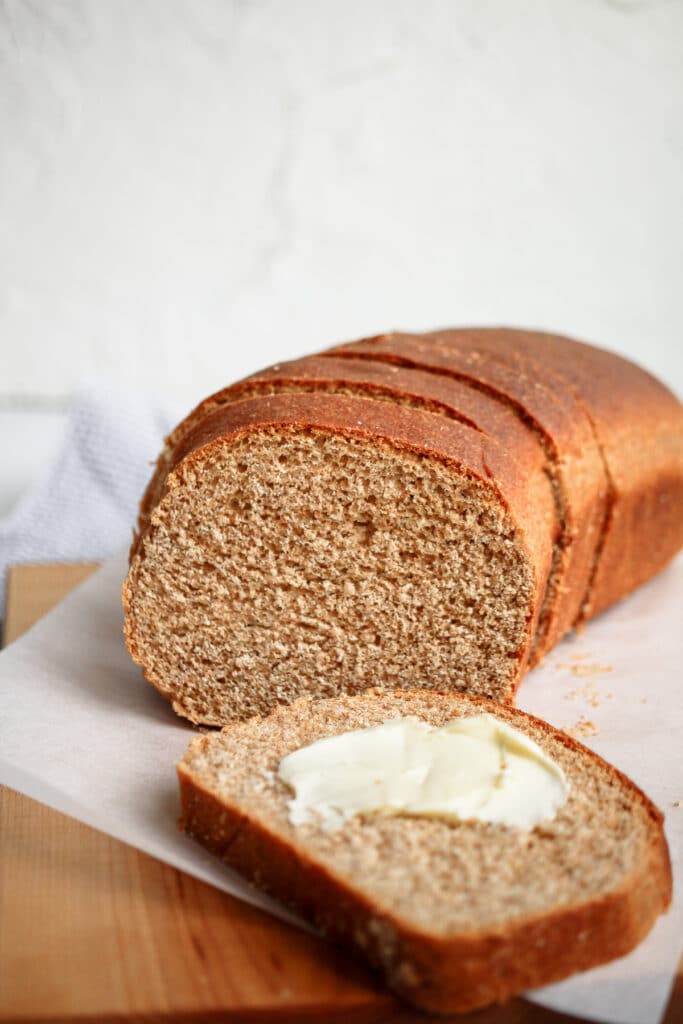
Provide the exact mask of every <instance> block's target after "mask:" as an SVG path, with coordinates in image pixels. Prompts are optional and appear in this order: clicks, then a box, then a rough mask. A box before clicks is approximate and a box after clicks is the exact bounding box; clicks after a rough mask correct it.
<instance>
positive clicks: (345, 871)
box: [178, 691, 671, 1012]
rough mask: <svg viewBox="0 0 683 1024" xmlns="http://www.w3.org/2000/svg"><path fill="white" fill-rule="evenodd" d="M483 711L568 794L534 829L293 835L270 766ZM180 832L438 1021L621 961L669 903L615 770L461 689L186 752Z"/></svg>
mask: <svg viewBox="0 0 683 1024" xmlns="http://www.w3.org/2000/svg"><path fill="white" fill-rule="evenodd" d="M481 712H487V713H489V714H491V715H494V716H495V717H496V718H497V719H498V720H502V721H503V722H505V723H507V724H508V725H511V726H512V727H513V728H515V729H517V730H519V731H521V732H522V733H523V734H525V736H527V737H528V738H530V739H531V740H533V741H534V742H535V743H536V744H538V746H539V747H540V748H541V750H542V751H543V753H544V754H545V755H546V756H548V757H549V758H551V759H552V761H553V762H554V763H555V764H556V765H558V766H559V767H560V768H561V769H562V771H563V772H564V775H565V778H566V780H567V782H568V784H569V796H568V798H567V800H566V802H565V803H564V805H563V806H561V807H560V809H559V811H558V812H557V814H556V816H555V817H554V818H552V820H550V821H545V822H543V823H542V824H539V825H537V826H536V827H535V828H533V829H532V830H530V831H520V830H518V829H516V828H511V827H509V826H506V825H499V824H490V823H484V822H482V821H474V820H468V821H462V822H455V823H454V822H446V821H444V820H440V819H434V818H425V817H406V816H398V815H387V814H381V813H373V814H364V815H357V816H355V817H352V818H351V819H350V820H348V821H346V823H345V824H343V825H342V826H341V827H338V828H335V829H333V830H331V831H330V830H329V829H327V828H326V827H323V824H322V823H320V822H318V821H316V820H315V818H313V819H312V820H309V821H307V822H306V823H305V824H298V825H293V824H292V822H291V820H290V813H291V808H290V800H291V798H292V792H291V790H290V789H289V788H288V786H287V785H286V784H285V783H284V782H283V781H282V780H281V778H280V776H279V775H278V766H279V763H280V760H281V759H282V758H283V757H285V756H286V755H288V754H290V753H291V752H292V751H294V750H297V749H299V748H301V747H304V746H307V745H309V744H311V743H313V742H315V741H317V740H320V739H323V738H326V737H332V736H336V735H339V734H340V733H344V732H348V731H351V730H356V729H363V728H367V727H370V726H377V725H380V724H381V723H383V722H385V721H387V720H392V719H396V718H403V717H407V716H415V717H417V718H418V719H420V720H421V721H423V722H426V723H428V724H429V725H431V726H443V725H444V724H445V723H447V722H449V721H452V720H453V719H458V718H462V717H470V716H473V715H477V714H480V713H481ZM178 775H179V780H180V791H181V800H182V827H183V828H184V829H185V830H186V831H187V832H188V833H189V834H191V835H192V836H194V837H195V838H196V839H197V840H198V841H199V842H200V843H202V844H203V845H204V846H206V847H207V848H208V849H209V850H211V851H212V852H214V853H216V854H218V855H219V856H220V857H222V858H223V859H224V860H226V861H227V862H228V863H229V864H231V865H232V866H234V867H235V868H237V869H238V870H239V871H240V872H242V873H243V874H244V875H246V877H247V878H249V879H250V880H251V881H253V882H254V883H255V884H256V885H258V886H259V887H261V888H262V889H264V890H266V891H267V892H269V893H271V894H272V895H273V896H275V897H277V898H278V899H280V900H282V901H283V902H284V903H286V904H287V905H288V906H290V907H292V908H293V909H294V910H296V911H298V912H299V913H301V914H302V915H303V916H304V917H306V918H308V919H309V920H310V921H312V922H313V923H314V924H315V925H316V927H318V928H319V929H320V930H321V931H322V932H324V933H325V934H327V935H329V936H330V937H331V938H333V939H335V940H339V941H340V942H342V943H344V944H346V945H348V946H351V947H352V948H353V949H355V950H356V951H358V952H360V953H361V954H362V955H364V956H365V957H366V958H367V959H368V960H369V962H370V963H371V964H372V965H373V966H374V967H376V968H377V969H379V970H380V971H381V972H382V974H383V975H384V977H385V978H386V981H387V983H388V984H389V985H390V986H391V987H392V988H393V989H394V990H395V991H396V992H397V993H398V994H399V995H401V996H402V997H403V998H405V999H407V1000H408V1001H410V1002H411V1003H413V1004H415V1005H416V1006H419V1007H421V1008H423V1009H426V1010H430V1011H437V1012H453V1011H466V1010H470V1009H475V1008H477V1007H482V1006H485V1005H488V1004H489V1003H493V1002H502V1001H504V1000H505V999H507V998H508V997H510V996H511V995H513V994H515V993H517V992H520V991H523V990H524V989H527V988H533V987H535V986H539V985H544V984H547V983H549V982H552V981H556V980H559V979H561V978H564V977H566V976H567V975H569V974H572V973H573V972H575V971H578V970H582V969H585V968H588V967H592V966H595V965H597V964H600V963H604V962H606V961H608V960H611V959H614V958H615V957H619V956H622V955H624V954H625V953H627V952H629V950H631V949H632V948H633V947H634V946H635V945H636V944H637V943H638V942H639V941H640V940H641V939H642V938H643V937H644V936H645V935H646V933H647V932H648V931H649V929H650V928H651V926H652V924H653V922H654V921H655V919H656V917H657V915H658V914H660V913H661V912H662V911H664V910H665V909H666V908H667V906H668V903H669V901H670V894H671V873H670V866H669V860H668V852H667V847H666V842H665V839H664V835H663V831H662V816H661V814H660V813H659V812H658V811H657V809H656V808H655V807H654V806H653V805H652V804H651V803H650V802H649V801H648V800H647V798H646V797H645V796H644V795H643V794H642V793H641V792H640V791H639V790H638V789H637V788H636V787H635V786H634V785H633V784H632V783H631V782H630V781H629V780H628V779H627V778H625V777H624V776H623V775H621V774H620V773H619V772H617V771H616V770H615V769H613V768H611V767H610V766H609V765H607V764H606V763H605V762H604V761H602V760H601V759H600V758H598V757H597V756H596V755H595V754H593V753H591V752H590V751H588V750H587V749H586V748H584V747H582V746H580V745H579V744H577V743H576V742H575V741H573V740H572V739H570V738H569V737H567V736H566V735H564V734H563V733H559V732H556V731H555V730H553V729H552V728H551V727H550V726H548V725H547V724H545V723H543V722H540V721H538V720H537V719H534V718H532V717H530V716H528V715H525V714H523V713H522V712H520V711H515V710H513V709H510V708H503V707H500V706H498V705H494V704H491V703H490V702H487V701H481V700H476V699H470V698H466V697H462V696H458V695H455V694H438V693H428V692H425V691H420V692H400V693H387V692H379V691H371V692H369V693H367V694H365V695H363V696H359V697H346V698H345V697H342V698H336V699H331V700H322V701H309V700H300V701H298V702H296V703H295V704H293V705H292V706H291V707H289V708H283V709H279V710H278V711H277V712H276V713H274V714H272V715H271V716H270V717H268V718H266V719H258V718H255V719H252V720H251V721H248V722H244V723H238V724H235V725H232V726H229V727H228V728H226V729H224V730H223V731H222V732H220V733H214V734H212V735H208V736H202V737H198V738H197V739H195V740H194V741H193V742H192V744H191V747H190V750H189V751H188V753H187V754H186V756H185V758H184V759H183V760H182V761H181V763H180V764H179V765H178Z"/></svg>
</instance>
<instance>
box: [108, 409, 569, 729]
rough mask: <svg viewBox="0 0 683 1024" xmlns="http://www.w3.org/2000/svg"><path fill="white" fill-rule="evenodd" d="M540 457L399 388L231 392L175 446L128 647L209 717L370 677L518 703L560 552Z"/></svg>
mask: <svg viewBox="0 0 683 1024" xmlns="http://www.w3.org/2000/svg"><path fill="white" fill-rule="evenodd" d="M526 470H527V467H525V464H524V462H523V461H522V456H521V455H520V460H519V461H516V460H515V458H514V456H511V454H510V452H509V451H508V450H507V449H505V448H504V447H503V446H502V445H500V444H499V443H498V442H497V441H495V440H494V439H492V438H489V437H487V436H486V435H484V434H482V433H481V432H479V431H477V430H475V429H473V428H471V427H469V426H467V425H464V424H462V423H460V422H457V421H454V420H451V419H447V418H445V417H443V416H440V415H436V414H432V413H430V412H424V411H422V410H418V409H414V408H406V407H403V406H394V405H392V404H390V403H388V402H377V401H371V400H369V399H365V398H362V397H349V396H337V395H328V394H286V395H275V396H270V397H259V398H250V399H248V400H245V401H242V402H237V403H234V404H231V405H228V406H226V407H225V408H221V409H219V410H217V411H216V412H214V413H212V414H210V415H208V416H206V417H204V418H203V419H202V420H201V421H200V423H199V424H198V425H197V427H196V428H195V429H194V431H192V432H191V433H190V434H189V435H188V436H186V437H185V438H184V439H183V441H182V442H181V444H180V445H179V447H177V448H176V450H175V451H174V468H173V469H172V470H171V472H170V473H169V475H168V476H167V478H166V481H165V489H164V493H163V496H162V497H161V500H160V501H159V502H158V503H157V504H156V506H155V508H154V510H153V512H152V515H151V520H150V523H149V525H148V527H147V529H146V530H145V532H144V534H143V535H142V537H141V541H140V544H139V545H138V548H137V551H136V553H135V555H134V556H133V559H132V563H131V568H130V573H129V576H128V579H127V581H126V584H125V586H124V605H125V608H126V638H127V642H128V646H129V649H130V651H131V653H132V655H133V657H134V658H135V660H136V661H138V662H139V663H140V664H141V665H142V666H143V669H144V672H145V675H146V677H147V678H148V679H149V681H150V682H152V683H153V684H154V685H155V686H156V687H157V688H158V689H159V690H160V691H161V692H162V693H164V694H165V695H166V696H168V697H169V698H170V699H171V700H172V701H173V703H174V707H175V708H176V710H177V711H178V712H180V713H181V714H183V715H185V716H186V717H188V718H190V719H191V720H192V721H194V722H198V723H205V724H224V723H226V722H229V721H233V720H236V719H242V718H246V717H249V716H250V715H253V714H256V713H258V714H264V713H267V712H269V711H270V710H272V709H273V708H274V707H276V706H278V705H282V704H288V703H291V702H292V701H293V700H294V699H296V698H297V697H299V696H302V695H309V696H312V697H329V696H336V695H341V694H353V693H359V692H362V691H364V690H367V689H368V688H370V687H373V686H376V685H382V686H383V687H385V688H387V689H403V688H421V687H424V688H426V689H433V690H439V689H445V688H448V689H455V690H462V691H465V690H466V691H468V692H470V693H475V694H480V695H484V696H487V697H492V698H495V699H497V700H502V701H510V700H511V699H512V697H513V695H514V692H515V689H516V687H517V685H518V684H519V681H520V679H521V677H522V675H523V673H524V671H525V668H526V664H527V660H528V656H529V650H530V645H531V642H532V639H533V636H534V632H535V629H536V625H537V622H538V616H539V612H540V608H541V605H542V601H543V595H544V593H545V589H546V586H547V581H548V574H549V571H550V565H551V560H552V552H553V532H554V523H555V509H554V506H553V500H552V495H551V493H550V489H549V487H548V482H547V479H546V477H545V475H544V474H543V473H542V472H538V471H536V472H534V473H532V472H527V471H526Z"/></svg>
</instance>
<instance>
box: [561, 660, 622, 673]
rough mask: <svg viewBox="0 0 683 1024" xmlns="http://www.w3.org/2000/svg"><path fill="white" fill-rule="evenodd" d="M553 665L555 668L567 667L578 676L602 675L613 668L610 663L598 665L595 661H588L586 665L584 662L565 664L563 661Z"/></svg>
mask: <svg viewBox="0 0 683 1024" xmlns="http://www.w3.org/2000/svg"><path fill="white" fill-rule="evenodd" d="M555 667H556V668H557V669H567V670H568V671H569V672H571V673H572V674H573V675H575V676H579V677H585V676H603V675H607V673H608V672H613V671H614V669H613V668H612V666H611V665H600V664H598V663H597V662H595V663H590V664H587V665H586V664H582V663H578V664H573V665H567V664H565V663H560V664H558V665H556V666H555Z"/></svg>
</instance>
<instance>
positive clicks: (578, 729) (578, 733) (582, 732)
mask: <svg viewBox="0 0 683 1024" xmlns="http://www.w3.org/2000/svg"><path fill="white" fill-rule="evenodd" d="M565 732H566V733H567V734H568V735H569V736H573V737H574V739H581V738H585V737H587V736H597V735H598V727H597V726H596V724H595V722H591V720H590V719H589V718H584V716H583V715H581V718H579V720H578V722H576V724H575V725H570V726H569V727H568V728H567V729H565Z"/></svg>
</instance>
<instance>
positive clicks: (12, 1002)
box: [0, 565, 683, 1024]
mask: <svg viewBox="0 0 683 1024" xmlns="http://www.w3.org/2000/svg"><path fill="white" fill-rule="evenodd" d="M93 568H94V566H83V565H80V566H22V567H20V568H15V569H14V570H12V571H11V573H10V578H9V584H8V608H7V616H6V624H5V642H6V643H10V642H11V641H12V640H14V639H16V637H17V636H18V635H19V634H20V633H21V632H23V631H24V630H25V629H27V628H28V627H29V626H30V625H31V624H32V622H33V621H35V619H36V618H38V617H39V616H40V615H42V614H44V613H45V612H46V611H47V610H48V609H49V608H50V607H51V606H52V605H53V604H55V603H56V602H57V601H58V600H60V599H61V598H62V597H63V596H64V595H65V594H67V593H68V592H69V590H71V589H72V588H73V587H74V586H75V585H76V584H77V583H79V582H81V580H82V579H84V578H85V576H87V575H88V574H89V573H90V572H92V570H93ZM169 770H172V766H170V767H169ZM0 900H1V905H0V1024H10V1022H22V1024H29V1022H41V1024H42V1022H45V1024H47V1022H50V1024H56V1022H63V1024H67V1022H69V1024H71V1022H73V1024H76V1022H78V1024H87V1022H90V1021H93V1022H94V1021H102V1022H108V1021H112V1022H113V1021H114V1020H117V1021H126V1022H128V1021H130V1022H155V1021H159V1022H164V1021H168V1022H171V1021H172V1022H199V1021H230V1022H238V1021H240V1022H241V1021H244V1022H249V1024H256V1022H276V1021H277V1022H278V1024H286V1022H290V1021H291V1022H296V1021H306V1022H320V1024H322V1022H325V1021H344V1022H346V1021H348V1022H349V1024H363V1022H375V1021H391V1022H395V1024H408V1022H418V1021H428V1020H433V1019H434V1018H430V1017H427V1016H425V1015H423V1014H420V1013H416V1012H415V1011H413V1010H410V1009H409V1008H406V1007H404V1006H402V1005H401V1004H399V1003H398V1002H397V1001H396V1000H394V999H393V998H392V997H391V996H390V995H388V994H387V993H386V992H385V991H384V990H383V989H382V987H381V985H380V984H379V983H378V982H377V981H376V980H375V978H374V977H373V976H372V975H371V974H370V973H369V972H368V971H366V970H365V968H364V967H363V966H362V965H360V964H357V963H356V962H354V961H352V960H351V959H349V958H347V957H346V955H345V954H343V953H341V952H340V951H339V950H337V949H335V948H334V947H333V946H331V945H329V944H328V943H326V942H324V941H323V940H321V939H319V938H317V937H315V936H313V935H309V934H307V933H304V932H302V931H299V930H298V929H297V928H294V927H292V926H290V925H287V924H284V923H283V922H281V921H277V920H275V919H274V918H272V917H270V916H269V915H268V914H265V913H264V912H263V911H260V910H257V909H255V908H254V907H250V906H247V905H246V904H244V903H241V902H240V901H238V900H236V899H234V898H232V897H231V896H228V895H226V894H225V893H222V892H219V891H218V890H217V889H214V888H212V887H211V886H209V885H207V884H205V883H204V882H199V881H197V880H195V879H193V878H191V877H190V876H188V875H185V874H184V873H183V872H180V871H178V870H176V869H175V868H171V867H169V866H168V865H166V864H163V863H161V862H159V861H157V860H154V859H153V858H152V857H149V856H148V855H147V854H144V853H141V852H140V851H138V850H135V849H133V848H132V847H129V846H125V845H124V844H123V843H120V842H118V841H117V840H115V839H112V838H111V837H110V836H107V835H104V834H102V833H100V832H96V831H95V830H94V829H91V828H88V827H87V826H85V825H82V824H80V822H77V821H74V820H73V819H71V818H67V817H65V816H63V815H61V814H58V813H57V812H55V811H53V810H51V809H50V808H48V807H45V806H43V805H42V804H38V803H35V802H34V801H32V800H29V799H27V798H26V797H23V796H21V795H20V794H18V793H15V792H13V791H11V790H8V789H6V788H3V789H2V791H1V792H0ZM442 1019H443V1018H442ZM454 1019H456V1020H459V1021H466V1020H472V1021H476V1022H477V1024H570V1022H571V1021H572V1020H574V1018H570V1017H567V1016H563V1015H560V1014H556V1013H553V1012H551V1011H548V1010H543V1009H540V1008H539V1007H536V1006H534V1005H533V1004H531V1003H528V1002H526V1001H525V1000H522V999H517V1000H513V1001H512V1002H511V1003H509V1004H508V1005H507V1006H505V1007H496V1008H493V1009H491V1010H487V1011H484V1012H479V1013H477V1014H473V1015H471V1016H468V1017H457V1018H454ZM681 1020H683V987H682V985H681V976H680V975H679V979H678V986H677V990H676V993H675V998H674V999H673V1000H672V1003H671V1005H670V1007H669V1011H668V1014H667V1018H666V1024H677V1022H679V1021H681Z"/></svg>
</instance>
